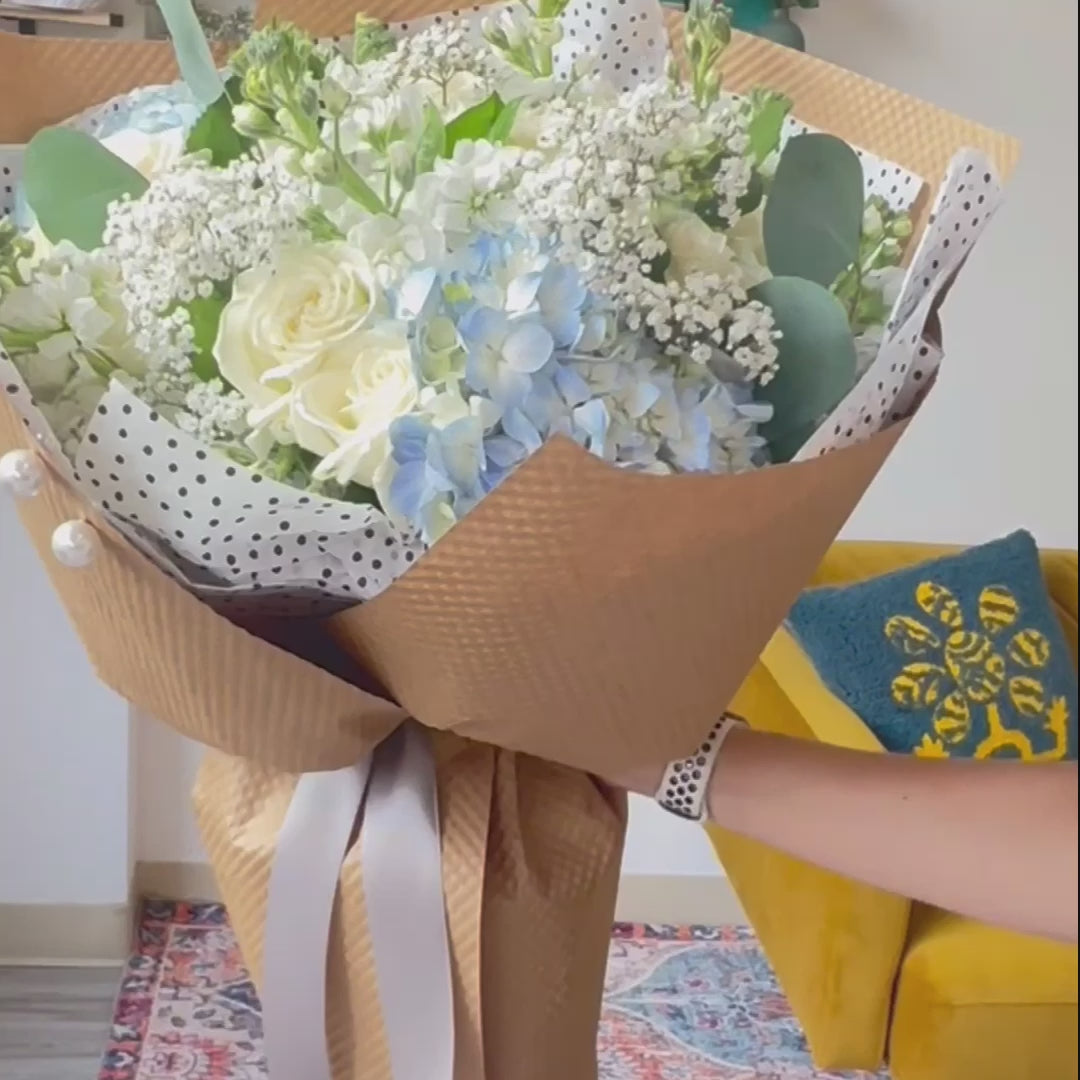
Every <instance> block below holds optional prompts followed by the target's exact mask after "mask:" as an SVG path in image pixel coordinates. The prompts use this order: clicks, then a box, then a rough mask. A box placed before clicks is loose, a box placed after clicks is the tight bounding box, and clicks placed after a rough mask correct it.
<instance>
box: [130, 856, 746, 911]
mask: <svg viewBox="0 0 1080 1080" xmlns="http://www.w3.org/2000/svg"><path fill="white" fill-rule="evenodd" d="M135 889H136V892H137V894H138V895H140V896H151V897H160V898H163V899H169V900H218V899H220V893H219V892H218V888H217V884H216V882H215V881H214V875H213V872H212V871H211V869H210V867H209V865H207V864H206V863H192V862H146V863H139V865H138V866H137V867H136V869H135ZM615 918H616V919H617V920H618V921H619V922H649V923H676V924H679V925H683V924H687V923H691V924H703V925H705V926H716V925H729V924H731V923H740V924H742V923H745V922H746V915H745V913H744V912H743V910H742V907H741V906H740V905H739V902H738V900H737V899H736V898H735V893H734V891H733V890H732V888H731V884H730V882H729V881H728V880H727V878H726V877H724V876H723V875H721V874H716V875H711V876H705V875H701V876H698V875H689V874H686V875H678V876H673V875H666V874H629V875H626V876H624V877H623V879H622V881H621V882H620V883H619V897H618V901H617V903H616V905H615Z"/></svg>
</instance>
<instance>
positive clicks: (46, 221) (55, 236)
mask: <svg viewBox="0 0 1080 1080" xmlns="http://www.w3.org/2000/svg"><path fill="white" fill-rule="evenodd" d="M148 186H149V184H148V183H147V181H146V179H145V177H143V175H142V174H141V173H140V172H138V171H137V170H136V169H133V168H132V167H131V166H130V165H128V164H127V162H125V161H123V160H122V159H121V158H119V157H117V156H116V155H115V154H114V153H112V152H111V151H110V150H106V149H105V147H104V146H102V145H101V143H99V142H98V141H97V139H95V138H92V137H91V136H90V135H86V134H84V133H83V132H81V131H74V130H72V129H71V128H60V127H54V128H45V129H44V130H42V131H39V132H38V133H37V134H36V135H35V136H34V137H33V138H32V139H31V140H30V142H29V144H28V145H27V147H26V154H25V157H24V159H23V187H24V189H25V191H26V201H27V202H28V203H29V204H30V209H31V210H33V211H34V215H35V217H36V218H37V220H38V224H39V225H40V226H41V231H42V232H44V233H45V235H46V236H47V237H48V238H49V239H50V240H51V241H52V242H53V243H54V244H57V243H59V242H60V241H61V240H70V241H71V243H73V244H74V245H75V246H76V247H79V248H82V249H83V251H93V250H94V249H95V248H97V247H100V246H101V237H102V235H103V234H104V232H105V221H106V217H107V215H108V211H109V205H110V203H113V202H115V201H116V200H117V199H120V198H122V197H123V196H124V195H130V196H131V197H132V198H133V199H136V198H138V197H139V196H140V195H141V194H142V193H143V192H144V191H145V190H146V189H147V187H148Z"/></svg>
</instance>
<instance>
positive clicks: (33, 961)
mask: <svg viewBox="0 0 1080 1080" xmlns="http://www.w3.org/2000/svg"><path fill="white" fill-rule="evenodd" d="M130 952H131V909H130V908H129V907H128V905H127V904H0V966H5V967H6V966H11V965H16V966H20V967H45V966H52V965H65V966H70V967H97V966H102V967H104V966H113V965H116V964H119V963H122V962H123V961H124V960H126V959H127V957H128V954H129V953H130Z"/></svg>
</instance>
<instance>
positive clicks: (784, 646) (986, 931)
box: [709, 543, 1077, 1080]
mask: <svg viewBox="0 0 1080 1080" xmlns="http://www.w3.org/2000/svg"><path fill="white" fill-rule="evenodd" d="M947 550H949V549H946V548H939V547H930V546H925V545H915V544H865V543H858V544H855V543H851V544H837V545H835V546H834V547H833V549H832V550H831V551H830V553H829V555H828V557H827V558H826V560H825V562H824V563H823V565H822V566H821V568H820V569H819V571H818V574H817V577H816V579H815V582H814V583H815V584H819V585H825V584H836V583H841V582H848V581H856V580H860V579H863V578H868V577H873V576H875V575H878V574H882V573H886V572H888V571H889V570H892V569H895V568H897V567H900V566H903V565H908V564H912V563H916V562H921V561H923V560H925V559H928V558H933V557H934V556H936V555H939V554H942V553H944V552H946V551H947ZM1043 572H1044V575H1045V577H1046V580H1047V583H1048V585H1049V587H1050V590H1051V592H1052V594H1053V597H1054V601H1055V605H1056V607H1057V611H1058V614H1059V616H1060V618H1061V621H1062V624H1063V626H1064V628H1065V632H1066V635H1067V637H1068V640H1069V644H1070V647H1071V649H1072V656H1073V664H1074V665H1075V664H1076V647H1077V556H1076V552H1046V553H1044V555H1043ZM732 709H733V711H735V712H736V713H738V714H739V715H741V716H744V717H745V718H746V719H747V720H748V721H749V723H750V724H751V725H752V726H753V727H755V728H760V729H762V730H766V731H775V732H782V733H783V734H785V735H793V736H798V737H802V738H809V739H818V740H821V741H823V742H828V743H835V744H839V745H842V746H848V747H852V748H857V749H863V750H871V751H878V752H880V751H881V750H882V748H881V744H880V743H879V742H878V741H877V739H876V738H875V737H874V735H873V734H872V733H871V732H870V730H869V729H868V728H866V727H865V726H864V725H863V723H862V722H861V721H860V720H859V718H858V717H857V716H856V715H855V714H854V713H853V712H851V711H850V710H849V709H848V708H846V706H844V705H843V704H842V703H841V702H840V701H838V700H837V699H836V698H834V697H833V696H832V695H831V694H830V693H829V692H828V691H827V690H826V689H825V688H824V686H823V685H822V684H821V682H820V681H819V680H818V678H817V677H816V674H815V673H814V670H813V668H812V666H811V665H810V663H809V661H808V660H807V659H806V658H805V656H804V655H803V653H802V652H801V650H800V649H799V647H798V645H797V644H796V643H795V642H794V641H793V639H792V638H791V637H790V635H788V634H787V633H786V632H785V631H779V632H778V633H777V634H776V636H775V637H774V638H773V640H772V641H771V642H770V644H769V645H768V647H767V648H766V650H765V652H764V653H763V654H762V658H761V660H760V662H759V663H758V665H757V666H756V667H755V669H754V671H753V672H752V674H751V675H750V677H749V678H748V679H747V681H746V682H745V683H744V684H743V686H742V688H741V690H740V691H739V695H738V697H737V699H736V701H735V702H734V703H733V705H732ZM1033 767H1037V766H1033ZM943 827H947V825H945V826H943ZM709 834H710V839H711V840H712V843H713V846H714V847H715V849H716V852H717V855H718V856H719V858H720V860H721V862H722V863H723V866H724V868H725V870H726V871H727V874H728V876H729V877H730V879H731V882H732V885H733V886H734V889H735V891H736V893H737V894H738V897H739V899H740V901H741V903H742V905H743V907H744V908H745V910H746V912H747V915H748V917H749V919H750V921H751V923H752V924H753V926H754V929H755V930H756V931H757V933H758V935H759V937H760V939H761V942H762V945H763V947H764V949H765V952H766V953H767V955H768V957H769V959H770V961H771V962H772V965H773V967H774V968H775V970H776V973H777V976H778V978H779V980H780V983H781V985H782V986H783V989H784V991H785V992H786V994H787V996H788V998H789V1000H790V1001H791V1005H792V1008H793V1010H794V1012H795V1015H796V1016H797V1017H798V1019H799V1021H800V1022H801V1024H802V1026H803V1029H804V1030H805V1032H806V1037H807V1041H808V1042H809V1045H810V1050H811V1052H812V1054H813V1057H814V1061H815V1063H816V1064H817V1065H818V1066H819V1067H821V1068H829V1069H845V1068H846V1069H856V1068H859V1069H877V1068H879V1067H880V1066H881V1065H882V1064H883V1063H885V1062H888V1064H889V1066H890V1069H891V1072H892V1075H893V1077H894V1080H1072V1078H1075V1077H1076V1076H1077V950H1076V948H1075V947H1069V946H1064V945H1060V944H1056V943H1053V942H1047V941H1040V940H1037V939H1034V938H1029V937H1025V936H1023V935H1020V934H1013V933H1008V932H1006V931H1003V930H997V929H994V928H991V927H989V926H985V925H982V924H980V923H977V922H974V921H972V920H970V919H964V918H960V917H958V916H955V915H951V914H948V913H946V912H943V911H939V910H936V909H934V908H930V907H927V906H925V905H922V904H918V903H912V902H910V901H908V900H906V899H904V898H903V897H899V896H892V895H889V894H887V893H883V892H880V891H878V890H876V889H871V888H867V887H866V886H863V885H859V884H856V883H855V882H853V881H849V880H847V879H844V878H841V877H838V876H836V875H834V874H830V873H827V872H825V871H823V870H819V869H817V868H816V867H812V866H810V865H808V864H806V863H803V862H800V861H798V860H796V859H792V858H789V857H788V856H786V855H782V854H780V853H778V852H776V851H773V850H771V849H769V848H766V847H763V846H762V845H760V844H757V843H754V842H752V841H748V840H744V839H742V838H740V837H736V836H733V835H731V834H730V833H726V832H724V831H723V830H720V829H716V828H712V827H710V829H709Z"/></svg>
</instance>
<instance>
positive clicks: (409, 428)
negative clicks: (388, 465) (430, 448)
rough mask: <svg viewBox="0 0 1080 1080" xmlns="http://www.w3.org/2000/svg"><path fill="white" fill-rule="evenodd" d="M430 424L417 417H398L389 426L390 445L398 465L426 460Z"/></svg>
mask: <svg viewBox="0 0 1080 1080" xmlns="http://www.w3.org/2000/svg"><path fill="white" fill-rule="evenodd" d="M430 433H431V424H430V423H428V421H427V420H424V419H422V418H421V417H419V416H399V417H398V418H397V419H396V420H395V421H394V422H393V423H392V424H391V425H390V445H391V447H392V448H393V455H394V460H395V461H396V462H397V463H398V464H399V465H405V464H407V463H409V462H413V461H424V460H425V459H426V458H427V441H428V435H429V434H430Z"/></svg>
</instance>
